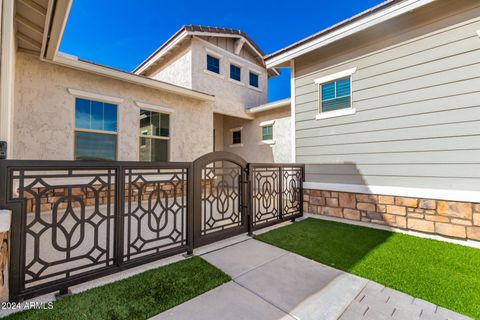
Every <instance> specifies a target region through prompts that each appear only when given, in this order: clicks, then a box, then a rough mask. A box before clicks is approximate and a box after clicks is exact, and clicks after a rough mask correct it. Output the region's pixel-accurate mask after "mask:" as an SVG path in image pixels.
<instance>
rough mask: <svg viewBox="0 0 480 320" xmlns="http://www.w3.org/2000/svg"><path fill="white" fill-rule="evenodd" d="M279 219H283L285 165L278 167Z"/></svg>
mask: <svg viewBox="0 0 480 320" xmlns="http://www.w3.org/2000/svg"><path fill="white" fill-rule="evenodd" d="M278 219H279V220H283V166H281V165H280V166H279V167H278Z"/></svg>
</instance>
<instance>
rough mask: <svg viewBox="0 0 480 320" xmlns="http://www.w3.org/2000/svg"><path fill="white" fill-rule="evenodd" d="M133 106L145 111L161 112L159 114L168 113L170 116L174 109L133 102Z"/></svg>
mask: <svg viewBox="0 0 480 320" xmlns="http://www.w3.org/2000/svg"><path fill="white" fill-rule="evenodd" d="M135 104H136V105H137V106H138V107H139V108H141V109H145V110H150V111H156V112H161V113H168V114H171V113H173V112H175V109H172V108H167V107H163V106H159V105H156V104H151V103H146V102H141V101H135Z"/></svg>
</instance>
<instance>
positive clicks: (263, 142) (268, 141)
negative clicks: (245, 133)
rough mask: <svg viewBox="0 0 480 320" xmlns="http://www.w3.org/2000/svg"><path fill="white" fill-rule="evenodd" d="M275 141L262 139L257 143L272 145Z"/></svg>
mask: <svg viewBox="0 0 480 320" xmlns="http://www.w3.org/2000/svg"><path fill="white" fill-rule="evenodd" d="M275 142H276V141H275V140H262V141H260V142H259V143H258V144H259V145H264V144H267V145H270V146H272V145H274V144H275Z"/></svg>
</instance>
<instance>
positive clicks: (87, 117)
mask: <svg viewBox="0 0 480 320" xmlns="http://www.w3.org/2000/svg"><path fill="white" fill-rule="evenodd" d="M116 154H117V105H116V104H111V103H105V102H99V101H92V100H87V99H81V98H76V99H75V159H77V160H116V158H117V156H116Z"/></svg>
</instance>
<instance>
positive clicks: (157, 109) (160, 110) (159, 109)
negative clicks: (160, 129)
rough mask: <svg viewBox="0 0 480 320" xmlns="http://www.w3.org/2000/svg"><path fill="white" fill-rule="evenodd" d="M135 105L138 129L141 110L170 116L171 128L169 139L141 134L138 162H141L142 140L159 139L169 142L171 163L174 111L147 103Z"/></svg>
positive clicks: (169, 127)
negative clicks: (136, 107)
mask: <svg viewBox="0 0 480 320" xmlns="http://www.w3.org/2000/svg"><path fill="white" fill-rule="evenodd" d="M135 104H136V105H137V106H138V112H137V116H138V128H139V129H140V110H148V111H151V112H156V113H164V114H168V115H169V116H170V119H169V124H168V125H169V126H168V133H169V136H168V137H159V136H151V135H148V134H142V133H140V134H139V135H138V144H139V152H138V161H140V148H141V147H142V143H141V141H142V138H147V139H158V140H167V141H168V146H167V161H170V150H171V140H172V130H171V127H172V114H173V113H174V111H175V110H174V109H172V108H168V107H163V106H159V105H155V104H151V103H146V102H141V101H135Z"/></svg>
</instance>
